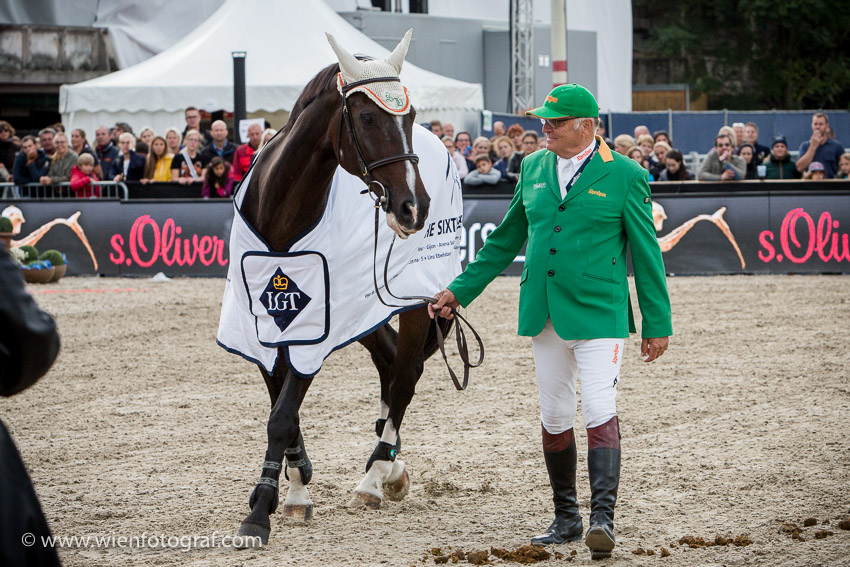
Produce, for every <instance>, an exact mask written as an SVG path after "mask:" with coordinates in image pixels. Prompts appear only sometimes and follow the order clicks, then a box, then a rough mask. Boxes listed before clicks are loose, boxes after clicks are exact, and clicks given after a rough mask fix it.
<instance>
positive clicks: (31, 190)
mask: <svg viewBox="0 0 850 567" xmlns="http://www.w3.org/2000/svg"><path fill="white" fill-rule="evenodd" d="M91 184H92V186H94V187H99V188H100V197H99V198H101V199H121V200H122V201H126V200H127V199H128V198H129V196H130V192H129V190H128V189H127V185H126V184H124V183H123V182H121V181H92V183H91ZM73 197H74V192H73V191H71V184H70V183H59V184H57V185H41V184H40V183H27V184H26V185H15V184H14V183H0V198H2V199H68V198H73ZM93 198H95V199H97V198H98V197H93Z"/></svg>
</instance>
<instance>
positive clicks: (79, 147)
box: [71, 128, 101, 176]
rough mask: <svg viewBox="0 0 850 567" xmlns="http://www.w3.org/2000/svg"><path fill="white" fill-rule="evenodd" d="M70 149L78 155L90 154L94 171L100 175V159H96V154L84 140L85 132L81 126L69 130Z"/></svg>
mask: <svg viewBox="0 0 850 567" xmlns="http://www.w3.org/2000/svg"><path fill="white" fill-rule="evenodd" d="M71 149H72V150H74V153H76V154H77V155H78V156H81V155H83V154H91V156H92V157H93V158H94V171H95V173H97V174H98V176H100V175H101V172H100V160H98V159H97V154H95V153H94V150H93V149H92V147H91V146H90V145H89V142H88V140H86V133H85V131H84V130H83V129H82V128H74V129H73V130H71Z"/></svg>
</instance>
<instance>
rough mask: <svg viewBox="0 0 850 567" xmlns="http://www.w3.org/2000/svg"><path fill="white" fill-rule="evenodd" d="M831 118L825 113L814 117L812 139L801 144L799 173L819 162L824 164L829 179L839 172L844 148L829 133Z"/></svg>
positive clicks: (798, 159) (798, 162)
mask: <svg viewBox="0 0 850 567" xmlns="http://www.w3.org/2000/svg"><path fill="white" fill-rule="evenodd" d="M827 128H829V118H828V117H827V115H826V114H824V113H823V112H817V113H815V114H814V115H813V116H812V137H811V138H810V139H809V140H807V141H805V142H803V143H802V144H800V150H799V152H798V154H797V171H806V170H807V169H808V167H809V164H810V163H812V162H813V161H817V162H820V163H822V164H823V167H824V172H825V175H826V178H827V179H832V178H833V177H835V174H836V172H837V171H838V158H839V157H841V154H843V153H844V146H843V145H841V143H840V142H838V141H837V140H833V139H832V138H830V137H829V134H828V133H827Z"/></svg>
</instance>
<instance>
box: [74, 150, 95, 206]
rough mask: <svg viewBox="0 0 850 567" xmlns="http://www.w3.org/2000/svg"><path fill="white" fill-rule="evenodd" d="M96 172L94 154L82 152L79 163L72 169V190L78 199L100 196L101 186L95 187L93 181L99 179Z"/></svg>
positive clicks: (78, 159)
mask: <svg viewBox="0 0 850 567" xmlns="http://www.w3.org/2000/svg"><path fill="white" fill-rule="evenodd" d="M97 180H98V178H97V176H96V175H95V174H94V156H93V155H91V154H81V155H80V157H78V158H77V165H75V166H74V167H73V168H72V169H71V191H72V192H73V194H74V196H75V197H76V198H78V199H88V198H90V197H100V187H93V186H92V184H91V182H92V181H97Z"/></svg>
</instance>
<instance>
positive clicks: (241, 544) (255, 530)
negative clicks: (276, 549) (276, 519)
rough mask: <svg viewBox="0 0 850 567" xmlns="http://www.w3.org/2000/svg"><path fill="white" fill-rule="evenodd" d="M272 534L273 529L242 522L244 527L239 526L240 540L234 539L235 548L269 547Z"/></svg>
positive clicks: (238, 535)
mask: <svg viewBox="0 0 850 567" xmlns="http://www.w3.org/2000/svg"><path fill="white" fill-rule="evenodd" d="M271 532H272V530H271V528H266V527H264V526H260V525H258V524H252V523H250V522H242V525H241V526H239V533H238V534H237V537H238V538H239V539H238V540H237V539H236V538H233V539H234V541H233V547H235V548H236V549H254V548H256V547H262V546H264V545H268V544H269V535H270V534H271ZM237 544H238V545H237Z"/></svg>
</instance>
